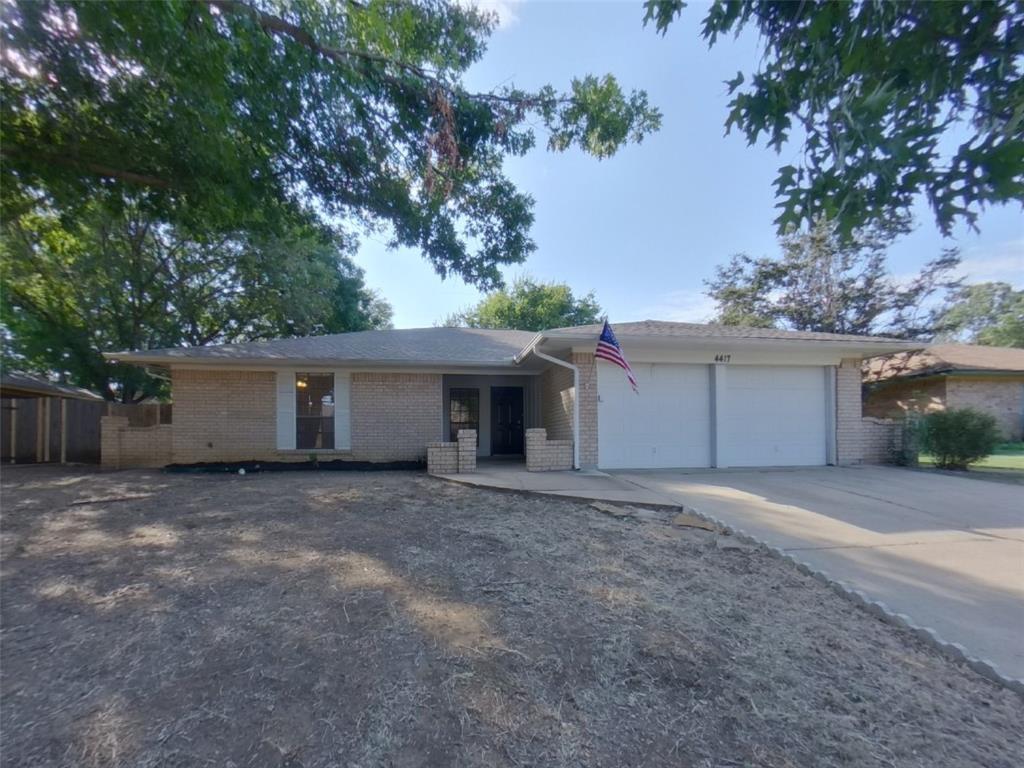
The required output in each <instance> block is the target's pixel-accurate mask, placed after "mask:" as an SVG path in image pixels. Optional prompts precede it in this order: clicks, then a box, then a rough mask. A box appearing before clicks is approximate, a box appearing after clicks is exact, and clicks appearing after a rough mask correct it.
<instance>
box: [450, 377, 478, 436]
mask: <svg viewBox="0 0 1024 768" xmlns="http://www.w3.org/2000/svg"><path fill="white" fill-rule="evenodd" d="M448 411H449V434H450V435H451V437H450V438H449V439H450V440H451V441H452V442H453V443H454V442H455V441H456V440H458V439H459V430H460V429H475V430H476V441H477V445H479V444H480V390H479V389H464V388H460V387H453V388H452V389H450V390H449V391H448Z"/></svg>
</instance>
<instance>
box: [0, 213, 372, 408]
mask: <svg viewBox="0 0 1024 768" xmlns="http://www.w3.org/2000/svg"><path fill="white" fill-rule="evenodd" d="M0 255H2V259H0V261H2V265H0V280H2V282H3V285H4V295H3V301H2V303H0V320H2V322H3V324H4V326H5V327H6V330H7V336H8V339H7V344H6V345H5V346H7V347H8V349H7V350H5V351H6V352H7V353H8V360H10V359H11V356H12V355H13V356H14V359H16V360H17V364H18V365H19V367H23V368H26V369H28V370H37V371H41V372H47V373H57V374H59V375H61V376H62V377H64V378H66V379H68V380H70V381H72V382H73V383H75V384H78V385H80V386H84V387H89V388H91V389H95V390H96V391H98V392H101V393H102V394H103V395H104V396H105V397H108V398H111V399H119V400H121V401H123V402H133V401H136V400H139V399H141V398H143V397H146V396H149V395H152V394H155V393H158V392H160V391H161V389H162V385H161V383H160V381H159V380H158V379H156V378H154V377H153V376H151V375H149V374H148V373H146V372H145V371H144V370H142V369H140V368H136V367H134V366H121V365H112V364H110V363H108V362H107V361H106V360H104V358H103V357H102V355H101V353H102V352H104V351H120V350H125V349H145V348H154V347H172V346H181V345H184V344H189V345H200V344H211V343H220V342H234V341H251V340H254V339H265V338H274V337H280V336H303V335H309V334H313V333H325V332H335V331H348V330H362V329H366V328H375V327H381V326H385V325H388V324H389V322H390V315H391V310H390V307H389V306H388V305H387V304H386V303H385V302H383V301H382V300H381V299H380V298H379V297H377V296H376V295H375V294H373V293H372V292H370V291H369V290H367V288H366V287H365V286H364V284H363V278H362V271H361V270H360V269H359V268H358V267H356V266H355V265H354V264H353V263H352V261H351V260H350V258H349V257H348V255H347V254H346V253H344V251H343V250H342V247H341V245H340V244H339V243H338V242H336V239H335V238H334V237H333V236H332V235H330V233H327V232H325V231H323V230H321V229H317V228H313V227H309V226H299V225H293V228H292V229H291V230H290V231H289V233H288V235H287V236H286V237H272V236H268V235H262V234H260V235H252V234H249V233H235V234H220V235H218V236H217V237H216V238H210V239H206V240H196V239H193V238H191V237H189V236H186V235H183V234H182V232H180V231H179V230H178V229H177V228H176V227H174V226H173V225H170V224H168V223H166V222H161V221H159V220H156V219H154V218H152V216H151V215H150V213H149V212H148V211H147V210H146V209H145V207H144V206H142V205H140V204H138V203H137V202H128V203H123V204H122V201H119V200H115V201H110V200H105V201H98V200H94V201H92V202H91V203H90V204H89V205H88V206H86V207H84V208H82V209H80V210H79V211H78V213H77V215H76V216H74V217H71V218H61V217H60V216H57V215H55V214H53V213H52V212H37V213H33V214H30V215H25V216H22V217H20V218H19V219H18V220H16V221H15V222H12V223H9V224H7V226H6V227H5V229H4V238H3V243H2V246H0Z"/></svg>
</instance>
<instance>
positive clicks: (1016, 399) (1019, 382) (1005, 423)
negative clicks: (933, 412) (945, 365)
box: [946, 376, 1024, 440]
mask: <svg viewBox="0 0 1024 768" xmlns="http://www.w3.org/2000/svg"><path fill="white" fill-rule="evenodd" d="M946 407H947V408H975V409H977V410H979V411H982V412H984V413H988V414H991V415H992V416H994V417H995V419H996V422H997V423H998V424H999V429H1000V431H1001V432H1002V433H1003V437H1005V438H1006V439H1007V440H1020V439H1021V432H1022V426H1024V425H1022V422H1024V376H1020V377H1011V378H991V379H986V378H983V377H977V376H949V377H948V378H947V379H946Z"/></svg>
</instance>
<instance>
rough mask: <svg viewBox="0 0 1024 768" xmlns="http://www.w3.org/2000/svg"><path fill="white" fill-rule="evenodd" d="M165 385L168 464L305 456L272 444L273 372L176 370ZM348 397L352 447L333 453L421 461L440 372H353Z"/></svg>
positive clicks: (437, 417)
mask: <svg viewBox="0 0 1024 768" xmlns="http://www.w3.org/2000/svg"><path fill="white" fill-rule="evenodd" d="M171 388H172V394H173V397H174V429H173V438H172V451H171V453H172V459H173V461H174V462H175V463H178V464H193V463H197V462H204V461H249V460H254V461H306V460H307V458H308V453H309V452H308V451H302V450H298V451H279V450H277V427H276V425H277V375H276V373H275V372H274V371H233V370H175V371H174V372H173V374H172V379H171ZM350 398H351V400H350V405H351V413H352V450H351V451H350V452H348V451H344V452H342V451H339V452H337V454H335V456H336V457H342V458H344V457H351V458H352V459H355V460H360V461H401V460H408V459H422V458H424V457H425V456H426V452H427V448H426V446H427V443H429V442H434V441H437V440H439V439H440V438H441V431H442V430H441V412H442V402H441V375H440V374H409V373H353V374H352V380H351V395H350ZM328 456H331V454H330V453H328Z"/></svg>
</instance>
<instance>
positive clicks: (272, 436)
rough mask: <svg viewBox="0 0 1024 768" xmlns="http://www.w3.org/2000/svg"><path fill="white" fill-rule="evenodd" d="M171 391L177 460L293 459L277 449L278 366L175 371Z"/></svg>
mask: <svg viewBox="0 0 1024 768" xmlns="http://www.w3.org/2000/svg"><path fill="white" fill-rule="evenodd" d="M171 394H172V396H173V398H174V438H173V441H172V445H173V450H172V455H173V458H174V462H175V463H176V464H194V463H196V462H203V461H248V460H250V459H253V460H256V461H286V460H287V457H285V456H282V455H280V454H278V453H277V430H276V423H277V377H276V375H275V374H274V372H273V371H232V370H174V371H172V374H171ZM296 460H298V461H304V460H305V457H304V456H298V457H296Z"/></svg>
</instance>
